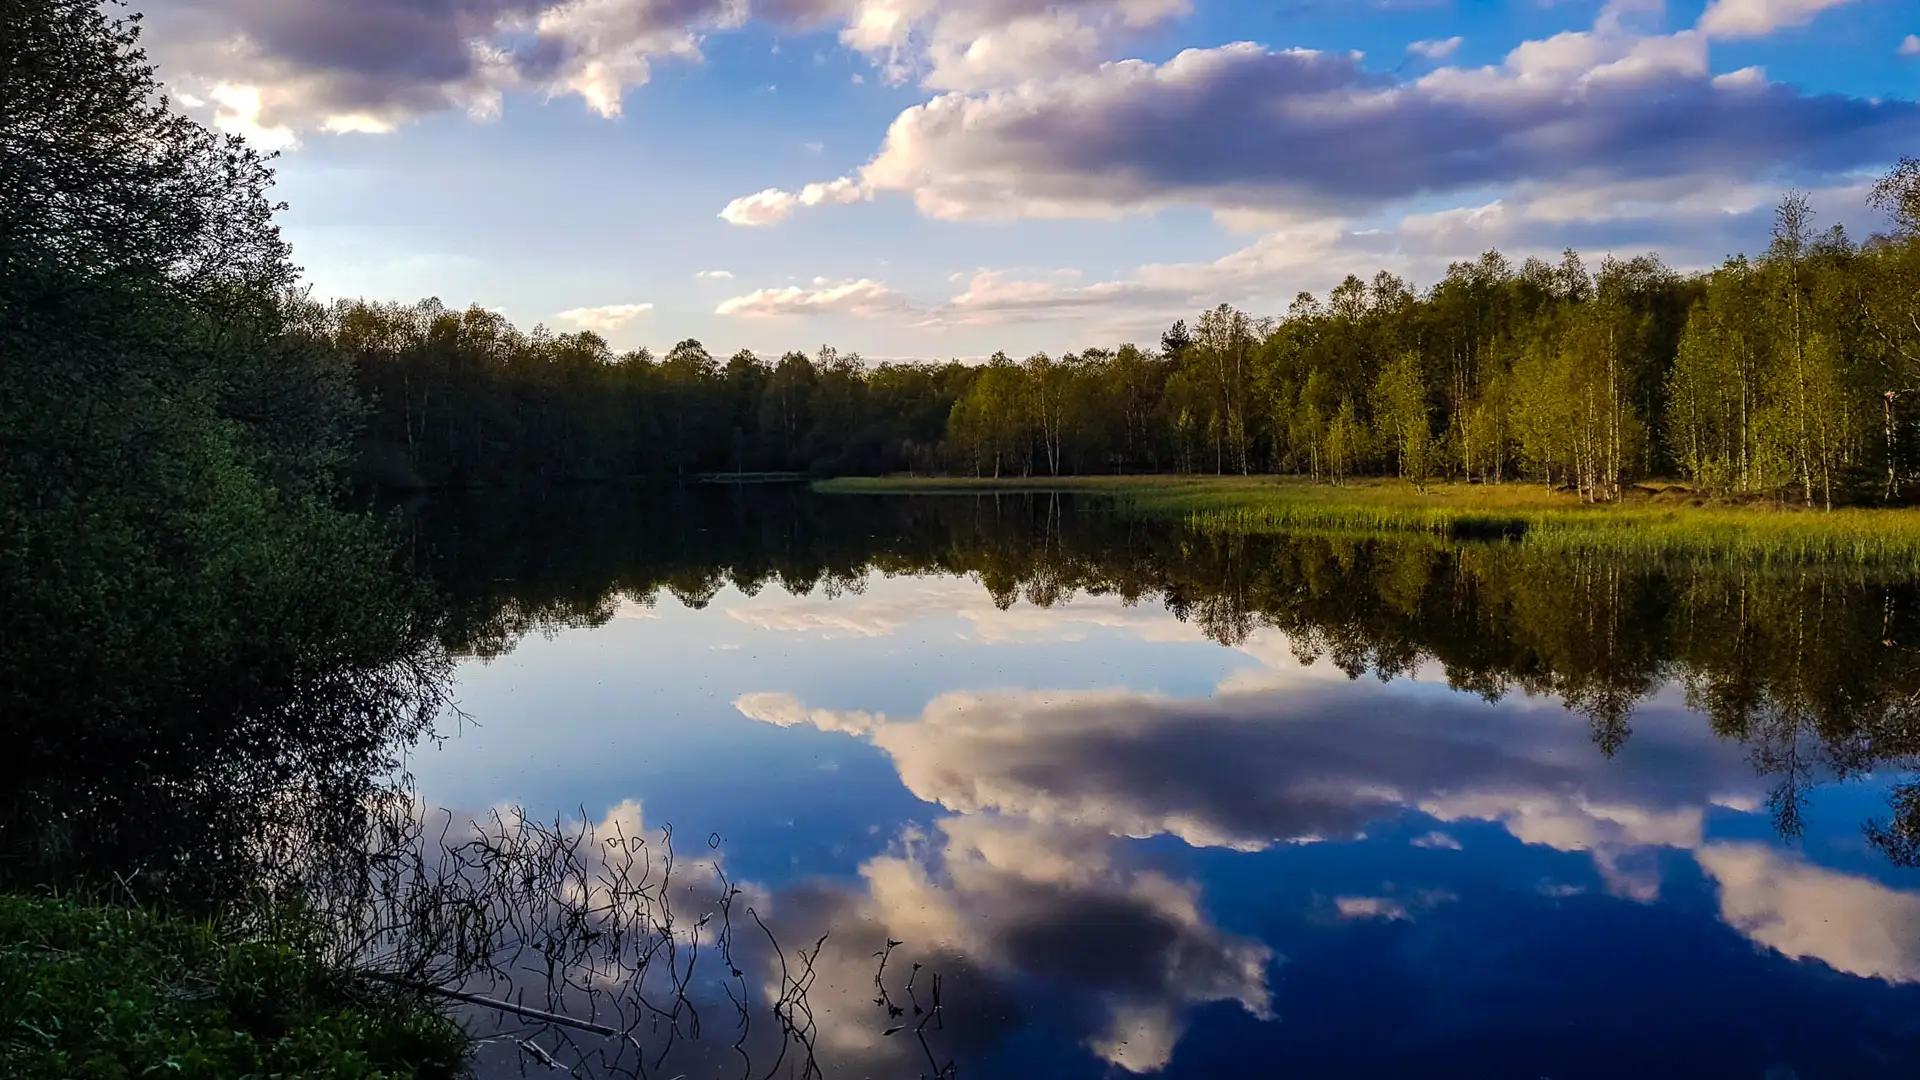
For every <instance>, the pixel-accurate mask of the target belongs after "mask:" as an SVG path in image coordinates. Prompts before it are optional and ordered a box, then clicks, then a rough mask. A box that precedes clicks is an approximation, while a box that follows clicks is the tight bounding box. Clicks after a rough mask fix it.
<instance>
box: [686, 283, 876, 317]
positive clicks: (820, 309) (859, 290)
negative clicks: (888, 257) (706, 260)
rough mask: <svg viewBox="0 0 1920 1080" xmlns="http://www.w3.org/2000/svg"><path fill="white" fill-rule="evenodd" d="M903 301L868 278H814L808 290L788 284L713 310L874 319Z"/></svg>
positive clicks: (742, 314) (739, 314) (749, 314)
mask: <svg viewBox="0 0 1920 1080" xmlns="http://www.w3.org/2000/svg"><path fill="white" fill-rule="evenodd" d="M908 306H909V305H908V303H907V301H906V298H905V297H903V296H901V295H900V294H899V293H896V292H894V291H893V290H892V289H889V288H887V287H886V286H885V285H882V284H881V283H880V282H878V281H874V280H873V279H871V278H860V279H859V280H857V281H829V280H827V279H826V278H815V279H813V284H812V286H811V287H802V286H799V285H789V286H787V287H785V288H781V289H757V290H755V291H753V292H750V293H748V294H746V295H745V296H736V297H733V298H731V299H728V300H724V301H722V302H721V303H720V306H719V307H717V308H715V309H714V313H715V314H717V315H732V316H737V317H739V318H743V319H763V318H771V317H775V316H782V315H852V316H855V317H856V318H863V319H864V318H874V317H876V316H879V315H884V314H888V313H891V312H898V311H902V310H904V309H906V308H907V307H908Z"/></svg>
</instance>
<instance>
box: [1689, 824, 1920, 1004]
mask: <svg viewBox="0 0 1920 1080" xmlns="http://www.w3.org/2000/svg"><path fill="white" fill-rule="evenodd" d="M1698 858H1699V860H1700V867H1701V869H1703V870H1705V871H1706V872H1707V876H1708V877H1709V878H1711V879H1713V881H1715V882H1716V883H1717V884H1718V885H1719V887H1720V917H1721V918H1722V919H1724V920H1726V922H1727V925H1729V926H1731V927H1733V928H1734V929H1736V930H1738V931H1740V932H1741V933H1742V934H1745V935H1746V936H1747V937H1749V938H1751V939H1753V941H1754V942H1755V943H1757V944H1760V945H1764V946H1766V947H1767V948H1770V949H1774V950H1776V951H1778V952H1780V953H1783V954H1785V955H1787V956H1790V957H1793V958H1795V959H1808V958H1811V959H1815V960H1819V961H1821V962H1823V963H1825V964H1826V965H1827V966H1829V967H1831V968H1833V969H1834V970H1836V971H1844V972H1846V973H1847V974H1849V975H1859V976H1862V977H1864V978H1871V979H1884V980H1886V981H1888V982H1894V983H1910V982H1920V894H1916V893H1911V892H1903V891H1900V890H1897V889H1892V888H1889V887H1888V886H1886V885H1882V884H1880V883H1879V882H1876V881H1870V880H1868V879H1866V878H1859V877H1853V876H1851V875H1848V874H1842V873H1838V872H1836V871H1833V870H1827V869H1823V868H1821V867H1818V866H1814V865H1812V864H1810V863H1808V862H1805V861H1804V860H1802V859H1800V858H1798V857H1796V856H1793V855H1789V854H1786V853H1784V852H1781V851H1776V850H1774V849H1772V848H1768V847H1765V846H1763V845H1760V844H1709V845H1707V847H1705V848H1704V849H1702V850H1701V851H1700V852H1699V854H1698Z"/></svg>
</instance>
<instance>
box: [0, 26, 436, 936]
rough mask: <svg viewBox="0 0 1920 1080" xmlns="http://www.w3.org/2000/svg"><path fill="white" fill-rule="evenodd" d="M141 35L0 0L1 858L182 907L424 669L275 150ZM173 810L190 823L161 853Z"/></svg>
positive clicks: (23, 869)
mask: <svg viewBox="0 0 1920 1080" xmlns="http://www.w3.org/2000/svg"><path fill="white" fill-rule="evenodd" d="M136 30H137V25H136V23H135V21H134V20H131V19H116V18H114V17H113V6H112V5H107V6H105V7H102V6H99V5H96V4H94V3H92V2H91V0H51V2H47V3H35V4H26V3H9V4H6V5H5V6H4V7H0V100H3V101H5V102H6V105H5V107H4V108H0V162H4V166H5V167H4V168H0V185H4V190H0V358H3V359H0V449H4V453H0V710H4V712H5V715H6V716H7V717H8V719H9V722H10V723H11V724H12V725H13V729H12V730H13V733H14V734H15V735H16V737H17V742H16V744H15V745H16V753H17V755H18V756H19V757H20V758H22V759H24V760H20V761H17V762H16V770H15V771H16V775H18V776H21V777H24V778H25V779H24V780H23V781H21V782H19V783H17V784H15V785H12V786H10V787H9V788H8V789H7V790H6V792H5V797H4V798H3V799H0V854H4V855H5V856H6V857H5V858H4V860H0V884H9V885H21V884H42V883H46V882H51V881H65V880H71V879H75V878H79V879H86V878H100V877H104V876H105V875H107V874H109V873H115V872H126V873H134V872H135V871H136V870H141V869H144V870H145V871H147V872H148V874H149V875H150V876H151V877H152V878H153V880H155V881H158V880H160V879H162V878H166V879H167V880H169V882H170V884H169V886H168V891H169V892H177V894H178V895H179V896H180V897H181V898H182V900H183V902H185V898H186V897H188V896H191V895H195V894H199V895H201V896H206V895H207V894H209V893H212V892H224V891H228V890H230V889H232V888H235V887H237V885H238V883H237V881H236V880H233V875H236V874H241V875H242V876H244V875H243V871H242V868H241V867H240V866H239V865H238V864H234V865H228V864H226V863H225V862H224V861H223V860H224V859H225V857H226V856H227V855H230V854H237V852H239V851H240V850H241V849H242V848H243V847H244V844H243V843H242V840H243V838H244V836H245V835H246V833H247V831H248V830H249V829H250V828H253V827H255V826H257V825H259V824H260V819H261V817H262V815H265V814H268V813H270V812H271V811H272V809H273V808H274V807H277V806H281V805H284V804H285V803H286V802H287V801H288V800H286V799H285V798H283V795H284V792H283V791H282V790H281V789H283V788H285V787H286V786H288V785H292V784H295V783H305V782H307V781H309V780H311V779H312V778H313V776H314V773H313V769H314V768H316V767H320V764H321V763H320V762H318V761H317V760H316V759H315V758H314V757H313V756H311V755H310V754H309V753H308V752H307V751H308V748H310V747H311V746H313V745H314V743H315V741H316V740H324V741H325V742H327V743H328V744H330V745H331V746H332V747H334V748H335V750H336V751H337V752H338V756H339V758H340V766H341V767H339V768H333V769H327V770H325V775H326V776H327V777H328V778H329V780H328V782H329V783H333V782H335V781H338V782H339V785H343V786H336V788H335V790H334V792H333V793H334V794H335V795H336V796H341V797H345V796H346V795H347V793H348V792H349V791H350V790H351V789H352V787H353V779H352V776H351V771H350V769H349V768H347V767H346V766H347V765H348V764H349V763H351V765H353V766H361V765H365V764H366V762H367V760H368V759H367V755H368V754H371V753H372V752H373V751H372V747H374V746H377V745H378V744H379V743H380V742H381V741H382V739H384V738H385V737H387V736H389V735H391V734H393V733H394V732H395V731H396V730H404V729H405V728H406V727H407V725H410V724H414V723H415V722H416V721H417V720H418V718H419V714H420V712H421V711H423V710H425V709H426V708H428V707H429V706H430V705H431V704H432V703H433V700H434V694H435V693H436V691H435V690H434V689H433V687H432V678H433V676H434V675H435V674H436V672H435V671H434V667H433V663H432V661H431V660H430V659H429V658H426V657H424V656H423V655H422V653H421V651H420V650H421V648H422V646H423V645H425V644H426V643H427V642H428V640H429V633H430V627H427V626H425V625H423V618H422V616H423V610H422V608H421V607H420V605H419V603H418V600H419V597H418V596H417V595H416V594H415V592H414V590H412V589H411V588H410V587H409V586H408V584H407V582H406V580H405V578H404V577H403V576H402V575H401V574H400V573H399V569H400V568H399V567H398V566H397V565H396V562H395V559H394V555H393V552H392V549H391V545H390V543H389V538H388V537H387V535H386V534H385V532H384V530H383V529H382V528H381V527H380V526H379V525H378V524H377V523H375V522H373V521H372V520H371V519H368V518H366V517H364V516H362V515H354V514H348V513H343V512H341V511H339V510H337V509H335V507H334V505H333V503H332V498H333V496H334V495H335V493H336V474H337V470H338V469H339V467H340V466H341V465H342V464H343V462H344V460H345V457H346V453H347V450H348V448H349V446H350V443H351V437H352V427H351V425H352V423H353V421H354V419H355V417H356V415H357V405H356V404H355V402H354V399H353V395H352V387H351V381H350V375H351V372H350V368H349V367H348V366H347V365H346V364H345V363H343V362H342V360H341V359H340V357H339V356H338V355H336V354H335V352H334V351H333V350H332V348H331V344H330V343H329V342H327V341H325V340H324V339H322V338H321V337H319V336H317V335H316V334H315V325H316V324H315V319H316V314H317V313H316V312H315V311H314V310H313V309H312V308H311V307H310V306H309V305H306V304H305V303H304V302H302V301H300V300H299V299H298V298H295V297H293V296H291V295H290V294H289V293H288V292H287V291H286V290H287V288H288V286H289V285H290V284H291V282H292V281H293V276H294V272H293V269H292V267H291V265H290V264H289V263H288V261H287V249H286V245H285V244H284V243H283V242H282V241H281V239H280V237H279V234H278V232H277V231H276V229H275V227H274V225H273V220H272V219H273V214H274V211H275V209H276V207H275V205H274V204H273V203H272V202H271V201H270V200H269V198H268V196H267V191H268V187H269V185H270V183H271V181H272V173H271V171H270V169H269V168H268V164H267V162H266V161H265V160H264V159H262V158H261V157H259V156H258V155H256V154H254V153H253V152H251V151H249V150H248V149H247V148H246V147H245V146H244V144H242V143H240V142H239V141H238V140H234V139H228V138H222V137H219V136H216V135H214V134H212V133H211V132H208V131H207V130H205V129H204V128H201V127H200V126H198V125H197V124H194V123H193V122H191V121H190V120H187V119H185V118H183V117H180V116H177V115H174V114H173V113H171V112H170V111H169V110H168V108H167V105H166V103H165V101H164V99H163V98H161V97H160V96H159V94H158V89H159V88H158V86H157V84H156V83H155V81H154V79H153V74H152V69H151V67H150V65H148V63H147V62H146V59H145V57H144V55H143V54H142V53H141V52H140V50H139V47H138V38H137V33H136ZM222 769H226V770H229V771H228V772H227V774H226V775H225V776H224V777H223V778H222V783H220V784H208V783H207V782H206V779H205V778H206V777H207V776H209V775H211V774H216V773H219V772H220V770H222ZM242 777H244V778H245V783H244V784H242V783H241V782H240V781H241V778H242ZM196 778H197V779H196ZM361 782H362V783H363V782H364V778H362V779H361ZM222 788H227V789H228V790H229V791H230V794H231V796H232V797H230V798H228V797H222V798H211V797H205V796H207V793H208V792H209V791H220V790H221V789H222ZM169 830H172V831H173V832H174V833H176V834H180V835H197V836H198V837H199V838H200V841H201V842H200V844H199V845H198V850H197V851H192V852H191V853H189V854H186V855H183V856H181V857H180V858H179V859H178V860H176V862H175V863H174V864H173V865H170V866H163V865H162V864H165V863H168V861H169V860H170V859H174V858H175V856H174V855H173V854H172V853H173V852H175V851H176V849H177V846H176V845H172V844H169V843H163V842H161V839H162V836H163V835H164V834H166V833H167V832H168V831H169ZM163 871H166V872H163ZM142 880H143V881H144V880H145V879H144V878H142Z"/></svg>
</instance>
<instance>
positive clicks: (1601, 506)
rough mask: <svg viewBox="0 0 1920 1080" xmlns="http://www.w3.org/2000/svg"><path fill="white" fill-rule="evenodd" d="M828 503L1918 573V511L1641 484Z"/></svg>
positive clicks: (947, 480) (1216, 489)
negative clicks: (1121, 516)
mask: <svg viewBox="0 0 1920 1080" xmlns="http://www.w3.org/2000/svg"><path fill="white" fill-rule="evenodd" d="M814 490H816V491H818V492H820V493H822V494H829V495H964V494H974V495H980V494H992V493H1002V494H1012V493H1025V494H1035V493H1046V492H1061V493H1072V494H1077V495H1082V496H1089V497H1094V498H1101V499H1108V500H1111V501H1112V502H1113V503H1114V504H1115V505H1116V506H1117V507H1118V508H1119V509H1121V510H1122V511H1123V512H1127V513H1134V514H1138V515H1140V516H1143V517H1172V518H1178V519H1181V520H1184V521H1186V522H1187V523H1188V524H1190V525H1192V526H1194V527H1196V528H1199V529H1202V530H1205V531H1209V532H1225V533H1234V532H1241V533H1252V532H1287V531H1338V532H1353V533H1361V534H1366V533H1379V534H1388V533H1423V534H1428V535H1440V536H1448V537H1454V538H1459V539H1500V540H1508V541H1514V542H1518V543H1522V544H1524V545H1526V546H1529V547H1539V548H1548V549H1553V550H1564V551H1569V552H1572V551H1592V552H1612V553H1618V554H1621V555H1629V554H1632V555H1660V556H1669V555H1678V556H1686V557H1690V558H1708V559H1711V560H1713V561H1735V562H1759V563H1794V564H1801V565H1806V564H1811V563H1819V562H1828V561H1834V562H1840V563H1847V564H1873V565H1877V566H1882V567H1885V566H1889V565H1893V566H1905V567H1910V568H1912V569H1915V570H1920V508H1913V509H1908V508H1897V509H1878V508H1875V509H1858V508H1843V509H1838V510H1832V511H1827V510H1820V509H1812V508H1808V507H1806V506H1804V505H1800V504H1797V503H1793V502H1785V501H1774V500H1758V499H1747V500H1741V501H1733V500H1726V499H1716V498H1714V497H1712V496H1709V495H1707V494H1705V493H1703V492H1700V491H1697V490H1694V489H1691V488H1688V487H1686V486H1684V485H1680V484H1674V483H1666V482H1656V481H1649V482H1646V483H1643V484H1640V485H1636V486H1633V487H1631V488H1629V489H1628V490H1627V492H1626V494H1625V495H1624V497H1623V498H1621V499H1620V500H1618V501H1615V502H1604V503H1592V502H1587V501H1584V500H1582V499H1581V498H1580V497H1579V496H1578V495H1577V494H1575V493H1573V492H1570V491H1558V490H1554V489H1551V488H1548V487H1546V486H1545V485H1543V484H1538V483H1527V482H1520V481H1515V482H1512V483H1505V484H1466V483H1457V482H1449V483H1434V484H1429V485H1427V486H1425V487H1424V488H1416V487H1414V485H1412V484H1410V483H1407V482H1404V481H1400V480H1389V479H1362V480H1353V481H1349V482H1347V483H1343V484H1338V485H1335V484H1323V483H1314V482H1313V481H1311V480H1308V479H1306V478H1303V477H1281V476H1063V477H1004V478H1000V479H993V478H988V477H979V478H975V477H937V476H899V475H896V476H883V477H845V478H840V479H834V480H823V481H819V482H817V483H815V484H814Z"/></svg>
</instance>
